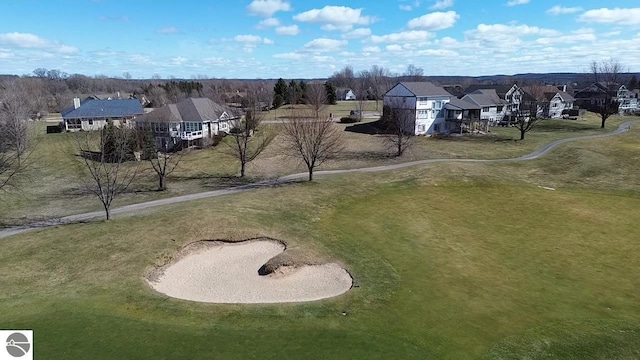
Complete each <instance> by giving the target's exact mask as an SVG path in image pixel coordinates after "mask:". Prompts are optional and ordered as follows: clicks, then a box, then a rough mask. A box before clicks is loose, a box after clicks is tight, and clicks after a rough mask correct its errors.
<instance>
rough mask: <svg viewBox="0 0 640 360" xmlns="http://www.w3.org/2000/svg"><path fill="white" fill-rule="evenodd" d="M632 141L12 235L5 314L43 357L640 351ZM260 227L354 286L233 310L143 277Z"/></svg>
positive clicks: (0, 305)
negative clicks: (164, 289)
mask: <svg viewBox="0 0 640 360" xmlns="http://www.w3.org/2000/svg"><path fill="white" fill-rule="evenodd" d="M609 127H610V128H613V124H611V125H610V126H609ZM572 129H573V130H568V129H566V128H565V129H563V130H561V131H562V132H563V133H565V134H566V133H569V132H571V131H573V133H574V134H581V133H582V131H584V132H586V133H589V132H597V131H598V130H596V129H591V128H587V129H579V128H572ZM542 133H543V134H546V133H545V132H542ZM533 134H534V133H532V134H531V135H532V137H531V138H532V139H534V137H533ZM639 135H640V129H638V128H634V129H633V130H632V131H631V132H629V133H627V134H624V135H621V136H617V137H612V138H607V139H599V140H593V141H584V142H577V143H570V144H567V145H565V146H562V147H560V148H558V149H556V150H554V152H553V153H551V154H549V155H548V156H547V157H545V158H543V159H541V160H536V161H531V162H526V163H517V164H516V163H505V164H462V163H456V164H444V163H441V164H435V165H425V166H417V167H412V168H406V169H403V170H400V171H393V172H385V173H376V174H358V175H355V174H354V175H348V176H335V177H325V178H319V179H318V181H316V182H314V183H297V184H292V185H287V186H279V187H276V188H270V189H267V188H262V189H258V190H253V191H250V192H245V193H241V194H236V195H231V196H225V197H220V198H214V199H207V200H201V201H195V202H191V203H183V204H178V205H172V206H166V207H162V208H158V209H155V210H152V211H148V212H145V213H143V214H136V215H132V216H129V217H122V218H117V219H115V220H113V221H110V222H103V221H96V222H89V223H85V224H75V225H67V226H60V227H57V228H52V229H47V230H43V231H34V232H31V233H25V234H22V235H19V236H15V237H11V238H6V239H3V240H0V242H2V251H0V273H2V276H0V289H1V291H0V323H1V324H2V326H3V327H4V328H32V329H34V331H35V336H36V339H37V340H36V341H37V343H36V344H37V352H38V358H39V359H40V358H42V359H48V358H51V359H61V358H91V359H116V358H117V359H124V358H132V359H134V358H135V359H157V358H185V357H186V358H194V359H197V358H212V357H214V358H221V359H283V358H304V359H327V358H330V359H367V360H370V359H549V358H551V359H637V358H639V357H640V342H639V341H638V339H640V293H639V292H638V279H640V267H638V265H637V264H638V262H637V254H639V253H640V243H639V242H638V241H637V239H638V238H640V227H638V223H640V212H638V209H640V178H639V177H638V176H637V175H638V174H639V173H640V161H639V160H640V146H639V145H638V136H639ZM504 136H507V134H505V135H504ZM545 136H548V137H550V135H545ZM425 140H428V139H425ZM444 144H445V145H446V144H447V143H444ZM522 145H523V146H524V144H522ZM203 153H205V152H201V153H200V154H203ZM201 160H202V161H203V162H207V163H208V162H209V161H213V160H214V158H211V159H209V158H203V159H201ZM190 166H191V165H190ZM193 169H195V166H194V168H193ZM191 171H195V170H191ZM203 171H205V170H203ZM206 171H210V170H206ZM542 187H549V188H553V189H555V190H547V189H544V188H542ZM253 236H270V237H274V238H278V239H283V240H286V241H288V242H289V245H290V247H291V248H295V249H296V250H297V251H299V252H301V253H304V254H311V255H313V256H315V257H318V258H321V259H330V260H332V261H338V262H340V263H341V264H343V265H344V266H345V267H346V268H347V269H348V270H349V271H350V273H351V274H352V275H353V277H354V280H355V284H356V285H357V287H356V288H354V289H352V290H351V291H349V292H348V293H346V294H345V295H344V296H340V297H338V298H335V299H330V300H326V301H319V302H313V303H306V304H287V305H262V306H240V305H214V304H199V303H194V302H189V301H179V300H175V299H171V298H166V297H165V296H162V295H160V294H158V293H156V292H154V291H153V290H152V289H151V288H150V287H148V286H147V285H146V284H145V282H144V280H143V274H144V273H145V271H147V270H148V269H149V268H150V267H151V266H152V265H153V264H157V263H159V262H162V261H163V259H165V260H166V259H167V258H168V257H169V256H171V255H174V254H175V253H176V251H177V249H178V248H180V247H181V246H182V245H184V244H187V243H189V242H192V241H196V240H201V239H219V238H234V239H243V238H249V237H253ZM343 313H345V314H346V315H343ZM181 345H184V346H181Z"/></svg>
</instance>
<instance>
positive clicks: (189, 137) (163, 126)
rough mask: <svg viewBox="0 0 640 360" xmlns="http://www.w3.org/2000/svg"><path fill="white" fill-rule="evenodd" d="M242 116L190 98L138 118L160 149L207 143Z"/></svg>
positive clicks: (230, 127) (216, 105) (206, 101)
mask: <svg viewBox="0 0 640 360" xmlns="http://www.w3.org/2000/svg"><path fill="white" fill-rule="evenodd" d="M239 119H240V117H239V116H236V115H234V114H232V113H231V112H230V111H229V110H228V109H225V108H224V107H223V106H221V105H220V104H217V103H215V102H213V101H212V100H210V99H207V98H188V99H184V100H182V101H180V102H178V103H177V104H168V105H164V106H163V107H161V108H159V109H156V110H154V111H152V112H150V113H147V114H145V115H143V116H140V117H138V118H136V124H137V127H138V129H150V130H151V131H152V132H153V133H154V135H155V137H156V145H157V147H158V148H159V149H168V150H170V149H172V148H173V147H175V146H176V145H178V144H180V145H182V146H190V145H199V146H204V145H206V143H207V140H208V139H211V138H212V137H213V136H215V135H218V134H221V133H229V132H230V131H231V129H232V128H233V126H234V124H233V122H234V121H237V120H239Z"/></svg>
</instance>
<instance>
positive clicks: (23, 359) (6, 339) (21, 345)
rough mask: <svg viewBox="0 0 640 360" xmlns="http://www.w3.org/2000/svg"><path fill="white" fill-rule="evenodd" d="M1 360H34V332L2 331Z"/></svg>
mask: <svg viewBox="0 0 640 360" xmlns="http://www.w3.org/2000/svg"><path fill="white" fill-rule="evenodd" d="M0 341H2V343H0V345H1V347H0V360H33V330H0Z"/></svg>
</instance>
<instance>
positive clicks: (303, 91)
mask: <svg viewBox="0 0 640 360" xmlns="http://www.w3.org/2000/svg"><path fill="white" fill-rule="evenodd" d="M298 90H299V95H298V101H297V103H299V104H306V103H307V83H305V82H304V81H303V80H300V82H299V83H298Z"/></svg>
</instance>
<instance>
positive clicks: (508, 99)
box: [466, 84, 526, 122]
mask: <svg viewBox="0 0 640 360" xmlns="http://www.w3.org/2000/svg"><path fill="white" fill-rule="evenodd" d="M478 90H484V91H485V93H486V90H494V91H495V92H496V95H497V96H498V98H499V99H501V100H503V101H504V102H505V104H504V105H502V106H503V108H502V112H501V113H498V111H497V110H498V109H497V108H498V107H499V106H500V104H495V105H496V106H495V107H496V122H499V121H501V120H507V121H509V120H511V119H512V118H513V116H514V115H515V114H516V113H517V112H518V111H519V110H520V104H521V103H522V101H523V100H524V98H525V96H526V93H525V91H524V90H523V89H522V88H521V87H519V86H518V85H517V84H514V85H474V86H470V87H468V88H467V91H466V92H467V94H471V93H474V92H476V91H478ZM483 107H486V106H483ZM491 107H492V106H489V108H491ZM484 110H489V111H485V114H486V115H485V116H489V118H490V117H491V113H492V110H491V109H484ZM501 115H502V119H500V118H499V117H500V116H501Z"/></svg>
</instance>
